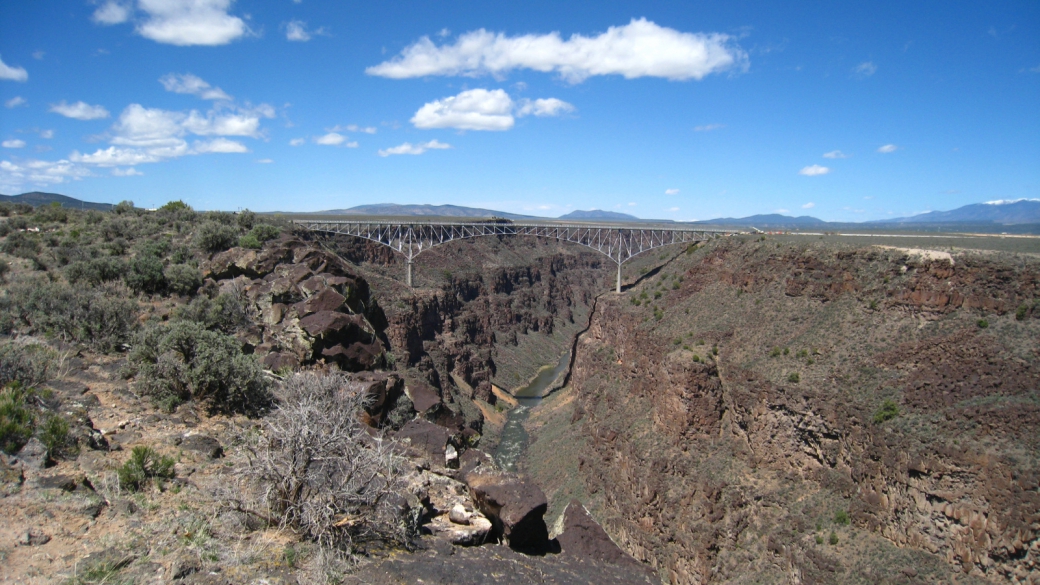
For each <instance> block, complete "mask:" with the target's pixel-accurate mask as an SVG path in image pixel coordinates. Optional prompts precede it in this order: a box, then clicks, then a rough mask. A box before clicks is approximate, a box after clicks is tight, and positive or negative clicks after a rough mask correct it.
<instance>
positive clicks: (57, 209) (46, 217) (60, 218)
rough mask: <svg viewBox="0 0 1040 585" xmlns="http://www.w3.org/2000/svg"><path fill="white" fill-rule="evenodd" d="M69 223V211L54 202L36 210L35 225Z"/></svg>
mask: <svg viewBox="0 0 1040 585" xmlns="http://www.w3.org/2000/svg"><path fill="white" fill-rule="evenodd" d="M68 221H69V212H68V210H67V209H65V208H63V207H62V206H61V203H58V202H57V201H54V202H53V203H51V204H50V205H41V206H39V207H37V208H36V212H35V213H33V223H35V224H36V225H42V224H46V223H66V222H68Z"/></svg>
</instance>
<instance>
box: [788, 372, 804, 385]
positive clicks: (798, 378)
mask: <svg viewBox="0 0 1040 585" xmlns="http://www.w3.org/2000/svg"><path fill="white" fill-rule="evenodd" d="M801 380H802V377H801V376H799V375H798V372H791V374H790V375H789V376H787V381H788V382H791V383H792V384H797V383H798V382H800V381H801Z"/></svg>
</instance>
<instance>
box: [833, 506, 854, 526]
mask: <svg viewBox="0 0 1040 585" xmlns="http://www.w3.org/2000/svg"><path fill="white" fill-rule="evenodd" d="M850 521H851V518H849V513H848V512H846V511H845V510H838V511H837V512H835V513H834V523H835V524H837V525H838V526H848V525H849V522H850Z"/></svg>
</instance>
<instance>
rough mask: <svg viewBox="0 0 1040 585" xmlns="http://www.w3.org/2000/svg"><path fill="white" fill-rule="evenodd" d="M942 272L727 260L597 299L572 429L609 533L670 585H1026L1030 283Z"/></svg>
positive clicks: (853, 255)
mask: <svg viewBox="0 0 1040 585" xmlns="http://www.w3.org/2000/svg"><path fill="white" fill-rule="evenodd" d="M953 260H954V261H952V262H951V261H946V260H935V259H928V258H927V257H922V256H918V255H914V254H908V253H906V252H903V251H899V250H879V249H876V248H862V249H852V248H844V249H842V248H837V249H836V248H835V247H825V246H812V245H782V246H778V245H776V244H774V243H773V242H771V241H767V242H765V243H759V242H755V241H744V242H739V241H730V242H724V243H719V244H715V245H710V246H707V247H705V248H703V249H702V250H700V251H698V252H697V253H695V254H691V255H689V256H680V257H679V259H678V260H676V261H675V262H674V263H673V264H671V265H669V266H667V267H666V268H665V269H663V270H662V271H661V273H660V274H659V275H656V276H654V277H653V278H650V279H646V280H645V281H643V282H640V283H639V284H637V285H636V286H634V287H632V289H631V290H630V291H629V292H627V293H625V294H624V295H622V296H621V297H614V296H612V295H609V296H603V297H601V298H600V300H599V302H598V304H597V310H596V313H595V315H594V318H593V321H592V324H591V326H590V328H589V330H588V332H587V333H586V334H585V335H584V336H583V337H582V339H581V341H580V342H579V344H578V353H577V356H576V359H575V366H574V372H573V377H572V386H573V388H574V391H575V392H576V396H575V400H574V406H573V409H574V414H573V416H572V417H571V419H570V420H571V426H572V427H573V428H574V429H575V431H574V432H575V433H576V437H581V439H580V440H581V442H582V444H583V445H584V447H583V448H582V449H581V450H580V452H579V455H578V457H577V459H576V460H575V461H574V463H575V465H576V467H577V469H578V472H579V473H580V474H581V477H582V482H583V485H584V489H585V490H586V491H587V492H588V493H590V494H592V497H593V502H591V504H592V505H591V509H593V510H594V511H597V512H598V513H599V514H602V515H603V517H605V518H607V520H606V522H605V523H604V527H605V528H606V530H607V531H608V533H609V534H610V535H611V536H612V537H613V538H614V539H615V540H616V541H617V542H618V543H619V544H620V545H621V547H622V548H623V549H624V550H625V551H627V552H628V553H631V554H632V555H633V556H634V557H635V558H637V559H639V560H641V561H643V562H646V563H649V564H651V565H652V566H654V567H655V568H656V569H657V570H658V571H659V572H660V573H661V575H662V576H663V577H664V579H665V580H666V581H668V582H671V583H704V582H716V581H725V580H728V579H734V578H737V576H738V575H742V576H744V577H747V576H748V575H751V574H754V575H758V578H761V579H764V580H781V581H800V582H840V581H850V580H866V581H880V580H889V579H891V580H904V581H910V582H918V581H921V582H926V581H938V580H949V579H950V576H951V574H952V573H957V574H962V575H964V576H965V577H967V578H968V579H969V580H970V579H972V578H977V579H980V580H985V581H992V582H1013V583H1033V582H1037V577H1036V576H1037V575H1038V574H1040V485H1038V482H1040V473H1038V469H1040V465H1038V461H1037V458H1036V457H1037V453H1040V443H1038V439H1037V437H1038V436H1040V410H1038V407H1037V404H1038V403H1037V399H1038V389H1040V346H1038V345H1037V341H1036V340H1037V339H1040V336H1038V333H1040V331H1038V326H1037V325H1038V323H1040V322H1038V321H1036V319H1035V317H1033V307H1034V306H1035V303H1036V298H1037V295H1038V285H1040V272H1038V270H1037V268H1038V266H1037V264H1036V262H1035V261H1026V262H1023V261H1016V260H1012V261H1008V260H1006V259H1001V258H993V257H987V256H982V255H972V254H963V255H960V254H959V255H955V256H954V257H953ZM673 284H674V286H673ZM654 291H658V292H659V293H660V294H658V295H657V297H658V299H657V300H653V296H652V295H650V294H645V295H643V296H642V297H641V296H640V293H643V292H648V293H653V292H654ZM648 299H651V300H648ZM648 305H651V306H650V307H648ZM1022 307H1025V309H1023V308H1022ZM885 401H888V402H889V403H891V404H892V407H894V410H893V409H892V407H887V408H889V410H885V408H883V405H884V404H885ZM886 413H887V414H886ZM576 440H578V439H576ZM868 549H869V550H870V551H871V552H867V550H868Z"/></svg>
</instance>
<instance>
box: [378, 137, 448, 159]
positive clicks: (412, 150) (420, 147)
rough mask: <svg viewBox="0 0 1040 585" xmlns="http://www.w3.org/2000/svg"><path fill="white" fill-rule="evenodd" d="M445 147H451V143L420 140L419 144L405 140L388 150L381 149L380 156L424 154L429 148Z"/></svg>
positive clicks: (440, 148)
mask: <svg viewBox="0 0 1040 585" xmlns="http://www.w3.org/2000/svg"><path fill="white" fill-rule="evenodd" d="M445 148H451V145H450V144H445V143H443V142H438V141H437V140H431V141H429V142H420V143H419V144H412V143H411V142H405V143H404V144H402V145H400V146H395V147H393V148H388V149H386V150H380V151H379V156H390V155H392V154H422V153H424V152H426V151H427V150H442V149H445Z"/></svg>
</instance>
